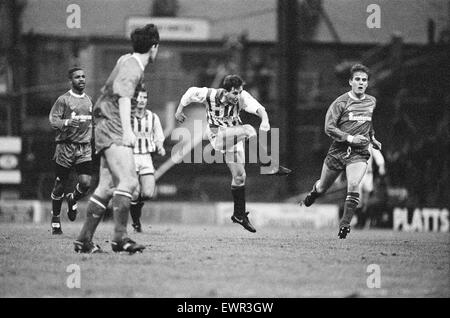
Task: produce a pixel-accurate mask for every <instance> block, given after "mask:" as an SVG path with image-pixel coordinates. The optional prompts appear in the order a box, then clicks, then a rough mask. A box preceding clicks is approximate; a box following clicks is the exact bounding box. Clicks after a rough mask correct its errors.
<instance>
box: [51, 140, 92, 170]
mask: <svg viewBox="0 0 450 318" xmlns="http://www.w3.org/2000/svg"><path fill="white" fill-rule="evenodd" d="M53 160H54V161H55V162H56V163H57V164H58V165H60V166H62V167H64V168H69V169H70V168H72V167H74V166H76V165H79V164H81V163H83V162H88V161H91V160H92V147H91V143H90V142H88V143H81V144H79V143H57V144H56V149H55V154H54V155H53Z"/></svg>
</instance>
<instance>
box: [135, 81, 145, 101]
mask: <svg viewBox="0 0 450 318" xmlns="http://www.w3.org/2000/svg"><path fill="white" fill-rule="evenodd" d="M140 92H144V93H147V94H148V92H147V89H146V88H145V85H144V84H143V83H142V84H138V86H137V87H136V89H135V90H134V95H133V99H134V100H136V99H137V98H138V96H139V93H140Z"/></svg>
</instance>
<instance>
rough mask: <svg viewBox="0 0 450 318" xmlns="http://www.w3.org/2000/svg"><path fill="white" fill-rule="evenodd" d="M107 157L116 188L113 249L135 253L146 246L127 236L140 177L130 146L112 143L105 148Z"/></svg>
mask: <svg viewBox="0 0 450 318" xmlns="http://www.w3.org/2000/svg"><path fill="white" fill-rule="evenodd" d="M104 155H105V158H106V162H107V163H108V166H109V170H110V171H111V174H112V177H113V181H114V184H115V188H116V189H115V190H114V193H113V198H112V207H113V216H114V224H115V225H114V235H113V239H112V243H111V245H112V249H113V251H114V252H121V251H127V252H130V253H135V252H137V251H142V250H143V249H144V248H145V246H144V245H140V244H137V243H136V242H134V241H133V240H131V239H130V238H128V237H127V223H128V213H129V210H130V202H131V200H132V194H133V192H134V190H135V189H136V187H137V186H138V179H137V175H136V169H135V165H134V159H133V150H132V148H130V147H125V146H119V145H116V144H112V145H111V146H110V147H109V148H108V149H106V150H105V153H104Z"/></svg>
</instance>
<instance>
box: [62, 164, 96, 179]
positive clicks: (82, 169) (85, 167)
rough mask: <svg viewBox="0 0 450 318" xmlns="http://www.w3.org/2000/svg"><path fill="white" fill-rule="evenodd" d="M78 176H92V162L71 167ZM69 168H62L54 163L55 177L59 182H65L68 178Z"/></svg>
mask: <svg viewBox="0 0 450 318" xmlns="http://www.w3.org/2000/svg"><path fill="white" fill-rule="evenodd" d="M73 168H74V169H75V171H76V173H77V174H78V175H82V174H86V175H88V176H90V175H91V174H92V161H85V162H82V163H79V164H77V165H75V166H73ZM70 171H71V168H67V167H63V166H61V165H59V164H58V163H56V162H55V175H56V177H58V178H59V179H61V180H66V179H67V178H68V177H69V174H70Z"/></svg>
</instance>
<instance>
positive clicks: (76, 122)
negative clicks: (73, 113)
mask: <svg viewBox="0 0 450 318" xmlns="http://www.w3.org/2000/svg"><path fill="white" fill-rule="evenodd" d="M64 126H66V127H73V128H78V127H80V120H79V119H78V118H72V119H68V120H66V122H65V123H64Z"/></svg>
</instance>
